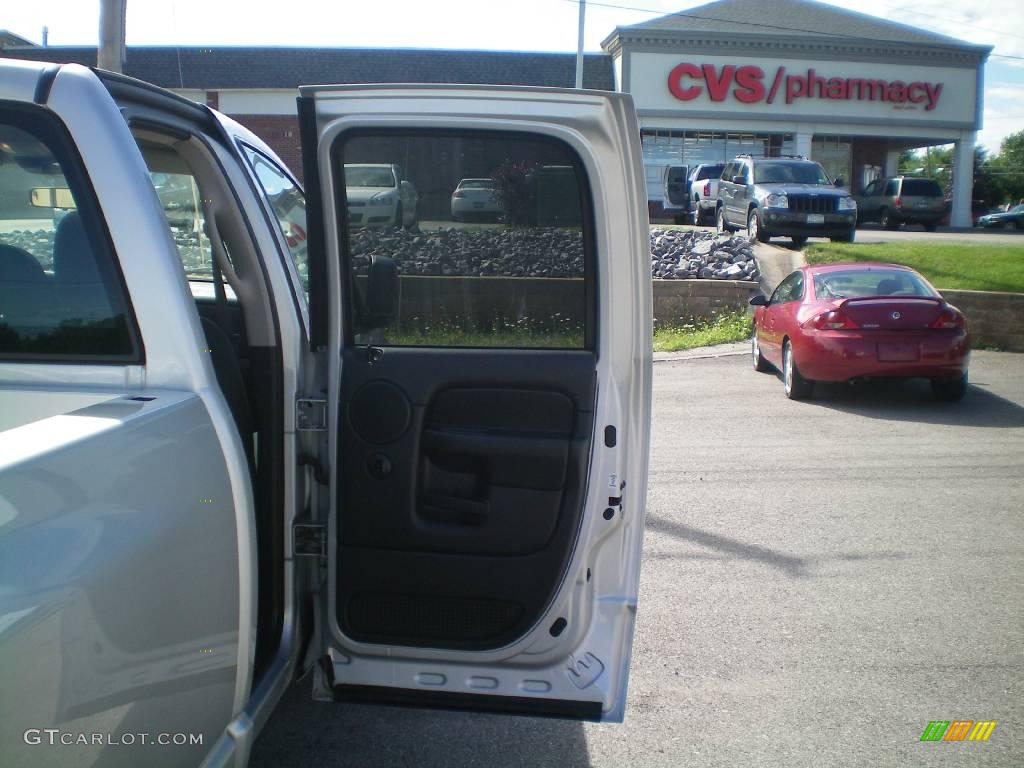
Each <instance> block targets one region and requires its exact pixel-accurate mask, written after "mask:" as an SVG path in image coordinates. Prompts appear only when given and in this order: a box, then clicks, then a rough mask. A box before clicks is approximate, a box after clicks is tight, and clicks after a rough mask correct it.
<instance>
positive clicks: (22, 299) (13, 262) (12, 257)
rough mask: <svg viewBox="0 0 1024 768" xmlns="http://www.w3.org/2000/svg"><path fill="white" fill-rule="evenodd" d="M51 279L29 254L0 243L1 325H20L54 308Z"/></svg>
mask: <svg viewBox="0 0 1024 768" xmlns="http://www.w3.org/2000/svg"><path fill="white" fill-rule="evenodd" d="M50 290H51V286H50V282H49V279H48V278H47V276H46V272H44V271H43V267H42V265H41V264H40V263H39V262H38V261H37V260H36V259H35V257H34V256H32V254H30V253H29V252H28V251H23V250H22V249H21V248H16V247H15V246H13V245H7V244H6V243H0V324H3V323H8V324H10V325H12V326H16V325H20V324H21V323H22V322H24V321H25V320H28V319H31V318H32V317H33V316H35V315H36V314H37V313H38V312H39V308H40V307H47V306H51V305H52V302H51V300H50V299H51V298H52V297H50V296H49V292H50Z"/></svg>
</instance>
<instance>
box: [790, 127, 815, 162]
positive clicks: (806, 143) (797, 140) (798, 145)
mask: <svg viewBox="0 0 1024 768" xmlns="http://www.w3.org/2000/svg"><path fill="white" fill-rule="evenodd" d="M813 138H814V134H813V133H806V132H800V131H797V133H796V135H795V136H794V137H793V151H794V152H795V153H796V154H798V155H803V156H804V157H806V158H807V159H808V160H810V159H811V140H812V139H813Z"/></svg>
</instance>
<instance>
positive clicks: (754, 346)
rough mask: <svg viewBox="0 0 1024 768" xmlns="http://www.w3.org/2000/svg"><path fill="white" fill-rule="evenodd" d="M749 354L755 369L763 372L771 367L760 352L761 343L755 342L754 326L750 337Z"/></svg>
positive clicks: (755, 332)
mask: <svg viewBox="0 0 1024 768" xmlns="http://www.w3.org/2000/svg"><path fill="white" fill-rule="evenodd" d="M750 356H751V357H752V358H753V360H754V370H755V371H758V372H759V373H764V372H765V371H770V370H771V369H772V365H771V363H769V362H768V361H767V360H765V359H764V355H762V354H761V345H760V344H758V343H757V328H754V333H753V335H752V336H751V337H750Z"/></svg>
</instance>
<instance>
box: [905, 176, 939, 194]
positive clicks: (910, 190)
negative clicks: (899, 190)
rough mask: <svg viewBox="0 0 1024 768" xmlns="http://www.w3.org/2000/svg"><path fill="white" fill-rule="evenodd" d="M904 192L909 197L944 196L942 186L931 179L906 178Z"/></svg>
mask: <svg viewBox="0 0 1024 768" xmlns="http://www.w3.org/2000/svg"><path fill="white" fill-rule="evenodd" d="M903 194H904V195H907V196H908V197H942V187H940V186H939V185H938V184H937V183H936V182H934V181H932V180H931V179H904V180H903Z"/></svg>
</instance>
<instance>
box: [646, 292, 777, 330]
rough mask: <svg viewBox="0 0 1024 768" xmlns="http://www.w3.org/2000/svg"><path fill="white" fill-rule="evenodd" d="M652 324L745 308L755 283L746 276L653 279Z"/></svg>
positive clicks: (688, 320) (685, 321) (705, 317)
mask: <svg viewBox="0 0 1024 768" xmlns="http://www.w3.org/2000/svg"><path fill="white" fill-rule="evenodd" d="M652 282H653V283H654V327H655V328H663V327H666V326H668V327H676V326H681V325H686V324H688V323H693V322H698V323H699V322H707V321H709V320H711V319H713V318H714V317H715V316H717V315H721V314H723V313H726V312H736V311H745V310H746V309H747V307H748V306H749V304H748V302H749V301H750V297H751V296H752V295H753V293H754V292H755V291H757V289H758V288H757V283H752V282H748V281H746V280H654V281H652Z"/></svg>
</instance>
